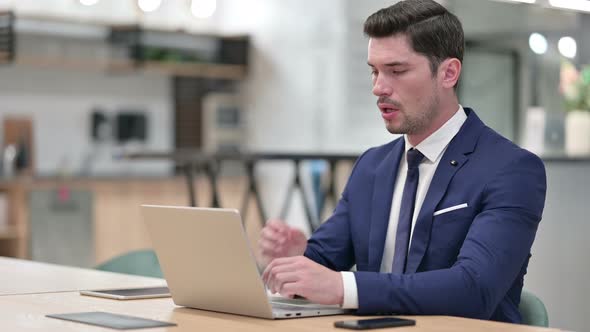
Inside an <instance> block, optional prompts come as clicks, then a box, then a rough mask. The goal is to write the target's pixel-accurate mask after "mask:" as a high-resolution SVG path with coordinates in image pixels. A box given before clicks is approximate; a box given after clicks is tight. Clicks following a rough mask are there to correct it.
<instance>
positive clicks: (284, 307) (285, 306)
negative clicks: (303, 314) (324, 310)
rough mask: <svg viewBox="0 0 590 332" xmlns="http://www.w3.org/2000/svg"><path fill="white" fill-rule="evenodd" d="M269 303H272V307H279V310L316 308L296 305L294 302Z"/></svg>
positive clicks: (314, 308)
mask: <svg viewBox="0 0 590 332" xmlns="http://www.w3.org/2000/svg"><path fill="white" fill-rule="evenodd" d="M271 305H272V308H273V309H280V310H297V311H306V310H309V311H314V310H318V308H317V307H307V306H302V305H296V304H287V303H277V302H271Z"/></svg>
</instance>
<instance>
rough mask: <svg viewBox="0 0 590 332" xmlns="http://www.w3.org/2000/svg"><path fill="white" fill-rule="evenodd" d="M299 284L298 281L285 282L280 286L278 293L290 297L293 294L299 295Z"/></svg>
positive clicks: (292, 296) (293, 295)
mask: <svg viewBox="0 0 590 332" xmlns="http://www.w3.org/2000/svg"><path fill="white" fill-rule="evenodd" d="M300 288H301V286H300V283H299V282H287V283H284V284H283V285H282V287H281V290H280V292H279V294H281V295H282V296H284V297H288V298H290V299H292V298H294V297H295V295H301V294H300V293H301V289H300Z"/></svg>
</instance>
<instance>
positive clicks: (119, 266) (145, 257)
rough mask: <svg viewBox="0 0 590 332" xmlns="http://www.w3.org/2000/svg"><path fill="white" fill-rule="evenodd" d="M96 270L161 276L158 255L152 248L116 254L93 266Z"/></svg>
mask: <svg viewBox="0 0 590 332" xmlns="http://www.w3.org/2000/svg"><path fill="white" fill-rule="evenodd" d="M95 269H97V270H101V271H110V272H118V273H126V274H135V275H139V276H144V277H154V278H163V277H164V275H163V274H162V270H161V269H160V263H159V262H158V257H156V254H155V253H154V251H153V250H150V249H145V250H135V251H130V252H128V253H125V254H122V255H119V256H116V257H114V258H111V259H110V260H108V261H106V262H104V263H102V264H99V265H98V266H96V267H95Z"/></svg>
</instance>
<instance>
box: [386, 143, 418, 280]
mask: <svg viewBox="0 0 590 332" xmlns="http://www.w3.org/2000/svg"><path fill="white" fill-rule="evenodd" d="M423 158H424V155H423V154H422V153H420V151H418V150H416V149H414V148H411V149H410V150H408V152H407V161H408V173H407V176H406V183H405V185H404V193H403V195H402V203H401V206H400V213H399V220H398V222H397V232H396V235H395V252H394V254H393V266H392V269H391V273H394V274H403V273H404V271H405V270H406V260H407V257H408V244H409V243H410V230H411V229H412V216H413V215H414V206H415V205H416V191H417V190H418V178H419V176H420V172H419V171H418V165H420V162H421V161H422V159H423Z"/></svg>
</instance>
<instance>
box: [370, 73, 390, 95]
mask: <svg viewBox="0 0 590 332" xmlns="http://www.w3.org/2000/svg"><path fill="white" fill-rule="evenodd" d="M392 93H393V89H392V87H391V84H389V83H388V82H386V80H384V79H383V78H382V76H378V77H377V78H376V79H375V81H374V83H373V94H374V95H375V96H377V97H379V96H390V95H391V94H392Z"/></svg>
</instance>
